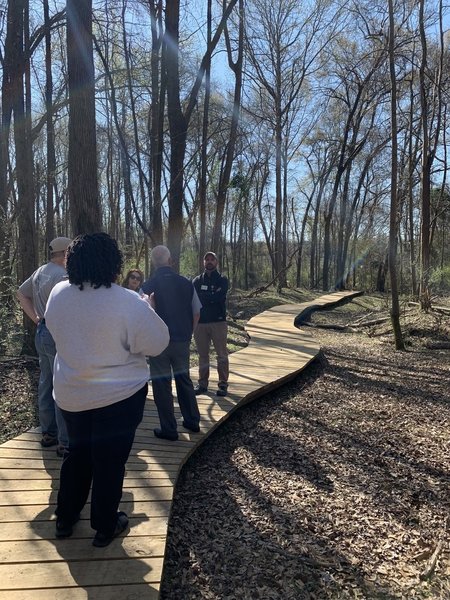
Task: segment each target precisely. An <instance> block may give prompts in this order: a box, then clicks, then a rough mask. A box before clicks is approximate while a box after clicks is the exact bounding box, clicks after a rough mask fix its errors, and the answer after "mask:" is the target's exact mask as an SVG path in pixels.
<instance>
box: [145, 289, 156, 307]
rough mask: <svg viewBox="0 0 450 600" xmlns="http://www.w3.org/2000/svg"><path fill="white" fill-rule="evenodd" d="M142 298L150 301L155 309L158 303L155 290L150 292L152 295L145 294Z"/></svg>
mask: <svg viewBox="0 0 450 600" xmlns="http://www.w3.org/2000/svg"><path fill="white" fill-rule="evenodd" d="M141 298H142V300H145V301H146V302H148V303H149V304H150V306H151V307H152V308H153V310H155V306H156V304H155V294H154V292H152V293H151V294H150V296H147V294H143V295H142V296H141Z"/></svg>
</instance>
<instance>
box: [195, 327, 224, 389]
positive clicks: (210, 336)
mask: <svg viewBox="0 0 450 600" xmlns="http://www.w3.org/2000/svg"><path fill="white" fill-rule="evenodd" d="M227 331H228V327H227V324H226V321H219V322H218V323H199V324H198V325H197V327H196V328H195V331H194V339H195V343H196V344H197V350H198V363H199V364H198V384H199V385H201V386H202V387H205V388H207V387H208V381H209V348H210V346H211V342H212V343H213V345H214V350H215V351H216V354H217V373H218V375H219V387H221V386H222V387H225V388H226V387H227V385H228V372H229V367H228V350H227Z"/></svg>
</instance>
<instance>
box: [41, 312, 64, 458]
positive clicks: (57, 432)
mask: <svg viewBox="0 0 450 600" xmlns="http://www.w3.org/2000/svg"><path fill="white" fill-rule="evenodd" d="M34 344H35V346H36V350H37V353H38V355H39V368H40V370H41V374H40V376H39V384H38V408H39V423H40V425H41V430H42V433H43V434H44V433H48V435H51V436H52V437H58V440H59V443H60V444H61V445H62V446H64V447H66V448H67V447H68V446H69V435H68V433H67V427H66V423H65V421H64V417H63V415H62V412H61V410H60V409H59V408H58V406H57V405H56V404H55V401H54V399H53V363H54V361H55V355H56V348H55V342H54V341H53V338H52V336H51V334H50V332H49V330H48V329H47V327H46V325H45V323H39V325H38V326H37V330H36V335H35V338H34Z"/></svg>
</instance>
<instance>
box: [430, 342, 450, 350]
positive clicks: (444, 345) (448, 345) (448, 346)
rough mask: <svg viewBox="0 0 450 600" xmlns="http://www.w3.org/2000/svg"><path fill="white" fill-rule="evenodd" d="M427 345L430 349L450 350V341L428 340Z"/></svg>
mask: <svg viewBox="0 0 450 600" xmlns="http://www.w3.org/2000/svg"><path fill="white" fill-rule="evenodd" d="M425 345H426V347H427V348H429V349H430V350H450V342H427V343H426V344H425Z"/></svg>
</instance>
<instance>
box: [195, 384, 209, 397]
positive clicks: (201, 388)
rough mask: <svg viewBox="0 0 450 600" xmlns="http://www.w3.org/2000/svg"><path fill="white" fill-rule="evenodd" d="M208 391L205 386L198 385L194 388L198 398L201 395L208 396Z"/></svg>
mask: <svg viewBox="0 0 450 600" xmlns="http://www.w3.org/2000/svg"><path fill="white" fill-rule="evenodd" d="M207 391H208V388H207V387H205V386H203V385H196V386H195V388H194V393H195V395H196V396H199V395H200V394H206V392H207Z"/></svg>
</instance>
